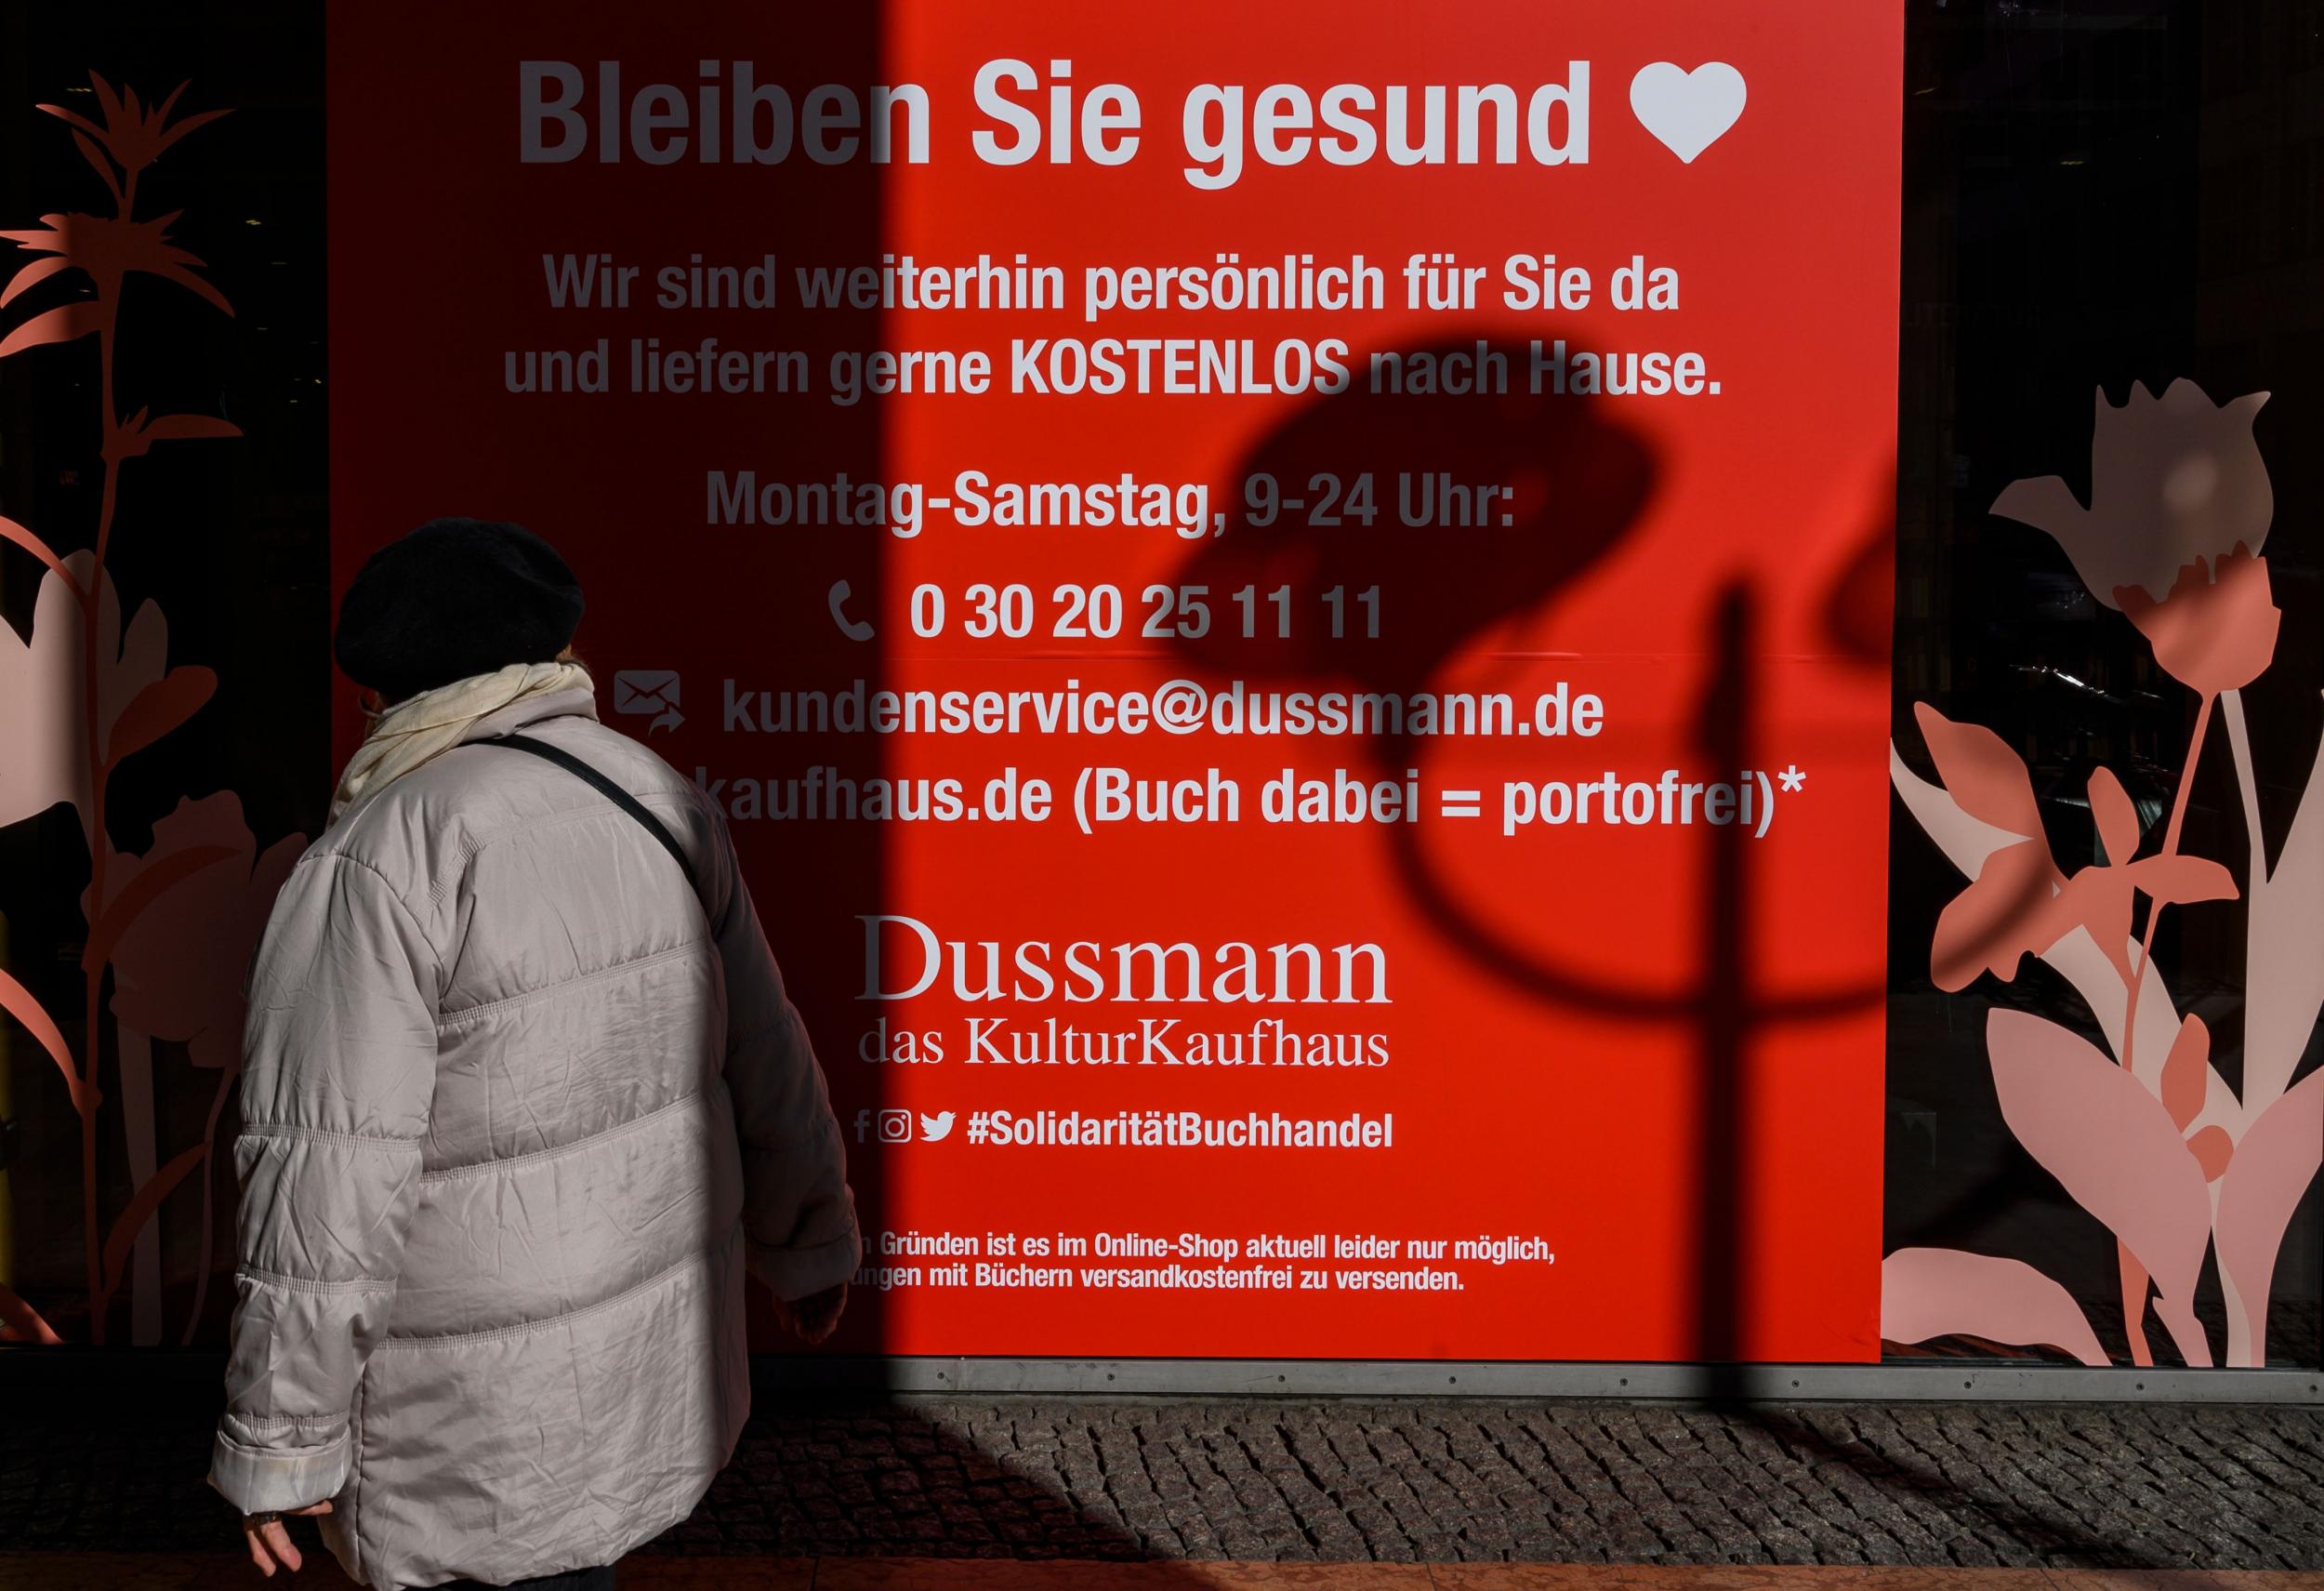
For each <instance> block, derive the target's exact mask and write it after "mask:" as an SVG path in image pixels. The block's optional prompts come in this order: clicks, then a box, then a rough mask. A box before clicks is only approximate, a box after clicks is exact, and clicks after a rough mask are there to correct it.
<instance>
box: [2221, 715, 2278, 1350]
mask: <svg viewBox="0 0 2324 1591" xmlns="http://www.w3.org/2000/svg"><path fill="white" fill-rule="evenodd" d="M2220 708H2221V712H2220V716H2221V717H2222V718H2223V719H2225V721H2226V724H2227V751H2228V760H2229V761H2230V762H2233V763H2234V764H2235V771H2236V793H2237V794H2238V796H2239V797H2240V798H2241V799H2242V803H2243V829H2244V839H2245V841H2246V842H2247V843H2248V844H2249V845H2250V847H2251V884H2250V887H2249V888H2248V889H2247V891H2246V892H2245V893H2246V895H2248V896H2249V899H2250V905H2249V906H2247V908H2246V910H2247V911H2249V912H2251V913H2252V914H2254V915H2256V913H2257V911H2258V906H2259V896H2260V894H2261V892H2262V891H2264V890H2265V888H2266V887H2267V834H2266V831H2265V829H2262V828H2261V827H2260V787H2259V778H2258V776H2257V773H2256V772H2255V770H2254V768H2253V765H2252V762H2251V725H2250V724H2248V723H2245V722H2244V717H2243V693H2242V692H2241V691H2227V692H2225V693H2223V694H2222V695H2221V697H2220ZM2247 1053H2248V1052H2247ZM2219 1287H2220V1291H2221V1292H2222V1293H2224V1294H2225V1299H2226V1306H2227V1362H2228V1363H2229V1364H2232V1365H2244V1366H2256V1365H2257V1363H2258V1354H2257V1353H2256V1351H2255V1348H2254V1342H2253V1333H2252V1331H2251V1306H2249V1305H2247V1304H2245V1303H2244V1301H2243V1293H2242V1291H2241V1290H2240V1289H2238V1287H2237V1286H2236V1279H2235V1277H2234V1276H2233V1275H2232V1274H2230V1273H2229V1271H2228V1269H2227V1267H2226V1266H2224V1265H2223V1266H2220V1267H2219Z"/></svg>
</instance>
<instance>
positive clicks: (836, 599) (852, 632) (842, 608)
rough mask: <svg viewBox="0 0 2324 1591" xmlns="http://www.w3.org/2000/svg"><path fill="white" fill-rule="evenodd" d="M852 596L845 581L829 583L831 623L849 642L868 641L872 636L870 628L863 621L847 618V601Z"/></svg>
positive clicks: (852, 593)
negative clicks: (836, 626)
mask: <svg viewBox="0 0 2324 1591" xmlns="http://www.w3.org/2000/svg"><path fill="white" fill-rule="evenodd" d="M854 594H855V593H854V592H853V591H852V590H850V589H849V588H848V583H847V582H846V581H845V580H834V581H833V582H832V583H831V622H832V623H834V624H836V625H838V627H839V633H840V634H841V635H844V636H846V637H847V638H848V639H849V640H850V641H869V640H870V639H871V638H872V634H873V631H872V627H871V626H870V625H869V624H868V623H866V622H865V621H864V620H863V619H860V618H850V617H848V616H847V600H848V598H850V597H852V596H853V595H854Z"/></svg>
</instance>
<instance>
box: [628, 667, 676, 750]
mask: <svg viewBox="0 0 2324 1591" xmlns="http://www.w3.org/2000/svg"><path fill="white" fill-rule="evenodd" d="M614 711H615V712H618V713H621V714H623V715H624V716H625V717H628V716H635V717H640V718H652V719H653V720H654V722H653V723H649V724H647V725H646V726H645V732H646V733H647V734H648V735H651V734H653V733H654V731H655V730H657V729H664V728H667V729H675V728H677V727H678V726H679V725H680V724H681V723H685V722H686V715H685V714H684V713H681V712H680V711H679V710H678V670H675V669H624V670H621V672H619V673H617V674H615V675H614Z"/></svg>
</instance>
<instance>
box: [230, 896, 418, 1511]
mask: <svg viewBox="0 0 2324 1591" xmlns="http://www.w3.org/2000/svg"><path fill="white" fill-rule="evenodd" d="M440 978H441V966H440V963H439V961H438V958H437V955H436V953H435V952H434V950H433V949H432V948H430V947H429V943H428V941H427V940H426V938H425V937H424V935H422V934H421V932H420V929H419V925H418V923H417V922H416V921H415V920H414V918H413V916H412V913H411V911H410V910H409V909H408V908H406V907H405V905H404V903H403V900H402V899H401V898H400V897H399V895H397V893H396V892H395V890H394V889H393V888H392V887H390V883H389V881H388V880H387V879H386V878H384V877H383V876H381V875H380V874H379V873H378V872H377V871H376V869H374V868H370V867H367V866H365V865H364V864H363V863H361V862H358V861H355V860H352V859H350V858H348V857H346V856H342V855H333V854H329V853H319V854H314V855H310V856H308V857H307V858H306V859H304V860H303V861H301V862H300V864H299V865H298V867H297V869H296V870H294V871H293V873H292V874H291V877H290V880H289V882H287V883H285V884H284V887H283V891H282V894H281V895H279V896H278V897H277V898H276V900H275V905H274V913H273V916H272V917H271V919H270V920H269V921H268V924H267V931H266V936H265V939H264V940H263V942H262V944H261V946H260V948H259V952H258V957H257V961H256V963H255V964H254V965H253V967H252V971H251V980H250V1014H249V1020H248V1025H247V1027H246V1028H245V1029H244V1044H243V1053H244V1059H243V1080H242V1114H243V1129H242V1134H241V1136H240V1137H238V1138H237V1139H236V1140H235V1143H234V1166H235V1171H236V1173H237V1174H238V1176H239V1178H240V1180H241V1184H242V1205H241V1213H240V1221H239V1226H240V1238H239V1256H238V1257H239V1261H240V1263H239V1265H238V1266H237V1268H236V1270H235V1273H234V1292H235V1303H234V1317H233V1327H232V1340H231V1341H232V1346H231V1354H230V1357H229V1359H228V1363H227V1372H226V1413H225V1416H224V1418H223V1419H221V1420H220V1421H219V1423H218V1438H217V1441H216V1443H215V1445H214V1448H213V1452H212V1458H211V1467H210V1483H211V1484H212V1485H213V1486H215V1487H216V1488H217V1489H218V1491H219V1492H222V1493H224V1495H225V1496H226V1498H227V1500H228V1501H230V1502H231V1503H232V1504H234V1505H235V1506H237V1507H238V1508H240V1509H242V1511H243V1512H244V1513H256V1512H259V1511H261V1510H266V1509H287V1508H296V1507H303V1506H305V1505H309V1504H311V1503H316V1502H319V1501H321V1500H322V1499H324V1498H326V1497H330V1496H333V1495H335V1494H336V1493H337V1492H338V1491H339V1489H340V1488H341V1487H342V1486H343V1485H344V1484H345V1482H346V1479H347V1473H348V1455H349V1435H348V1427H349V1406H350V1403H351V1402H352V1401H353V1399H354V1396H355V1389H356V1384H357V1382H358V1381H359V1380H360V1379H361V1377H362V1375H363V1363H364V1360H365V1359H367V1358H368V1357H369V1356H370V1353H371V1349H372V1347H373V1346H374V1345H375V1344H376V1343H377V1342H378V1340H379V1338H380V1337H381V1335H382V1334H383V1333H384V1332H385V1331H386V1329H387V1323H388V1316H389V1312H390V1309H391V1308H392V1307H393V1306H394V1303H395V1287H396V1276H397V1272H398V1270H399V1268H400V1266H401V1264H402V1259H403V1240H404V1236H405V1233H406V1231H407V1229H408V1228H409V1226H410V1223H411V1217H412V1211H413V1207H414V1205H415V1203H416V1200H417V1197H418V1190H419V1170H420V1140H421V1138H422V1137H423V1136H424V1135H425V1134H426V1133H427V1130H428V1117H429V1102H430V1100H431V1098H432V1096H433V1094H434V1092H435V1072H436V1025H435V1013H436V1008H437V1003H438V996H439V990H440Z"/></svg>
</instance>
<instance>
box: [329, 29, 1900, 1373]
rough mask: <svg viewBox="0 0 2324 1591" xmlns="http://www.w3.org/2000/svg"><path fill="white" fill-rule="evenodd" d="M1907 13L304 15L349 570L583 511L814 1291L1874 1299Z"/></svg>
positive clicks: (1305, 1342) (1428, 1319) (603, 681)
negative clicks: (377, 553)
mask: <svg viewBox="0 0 2324 1591" xmlns="http://www.w3.org/2000/svg"><path fill="white" fill-rule="evenodd" d="M1901 27H1902V22H1901V14H1900V13H1899V11H1898V10H1897V8H1895V7H1875V6H1865V5H1862V4H1858V3H1856V0H1801V3H1799V4H1795V5H1791V6H1788V7H1783V8H1781V10H1780V13H1777V12H1774V11H1769V10H1766V9H1764V8H1758V7H1738V6H1734V5H1730V4H1725V3H1723V0H1667V3H1658V4H1652V5H1640V4H1635V3H1616V0H1604V3H1600V0H1589V3H1581V0H1577V3H1572V4H1565V5H1558V6H1538V5H1507V4H1498V3H1492V4H1486V3H1480V4H1474V5H1466V6H1459V7H1413V6H1407V5H1399V4H1391V3H1388V0H1377V3H1375V0H1361V3H1354V0H1334V3H1332V4H1321V3H1315V4H1306V3H1302V4H1296V5H1279V6H1267V7H1252V6H1234V7H1229V6H1224V5H1215V4H1208V3H1188V4H1178V5H1172V6H1168V7H1162V6H1152V7H1141V6H1111V7H1101V6H1089V5H1068V4H1063V3H1047V0H1005V3H1002V4H996V5H989V6H977V7H968V6H957V5H942V4H936V3H933V0H930V3H905V4H894V5H890V6H886V7H880V8H878V10H876V11H875V10H872V9H869V8H865V9H863V10H862V11H861V12H860V14H858V13H857V11H856V9H855V8H841V7H835V8H831V10H830V11H829V12H827V13H825V14H820V15H815V14H810V13H806V12H803V11H798V10H790V9H776V10H769V9H767V8H764V7H694V6H688V5H664V6H657V7H619V8H615V7H546V6H531V5H515V6H506V7H475V6H460V7H454V6H450V5H444V4H441V3H439V0H414V3H412V4H409V5H405V6H403V7H394V8H376V7H375V8H351V7H350V8H340V9H337V10H335V11H334V13H333V15H332V21H331V28H332V37H331V46H330V73H331V76H330V96H329V106H330V117H331V146H330V166H331V169H330V192H331V194H332V205H333V209H332V215H331V242H332V248H331V258H332V281H331V294H332V305H331V315H332V333H331V335H332V351H333V361H332V370H333V377H332V378H333V381H334V383H335V386H336V391H335V392H334V394H333V410H332V416H333V418H332V424H333V451H332V471H333V477H332V487H333V525H334V537H335V548H334V551H335V559H334V562H335V567H336V569H337V577H338V578H339V579H340V580H341V581H344V580H345V579H346V578H347V577H349V576H350V574H351V573H352V571H353V569H354V567H355V566H356V565H357V563H360V561H361V559H362V557H363V554H364V553H365V552H367V551H368V550H370V549H371V548H373V547H375V546H376V545H378V544H379V543H381V542H382V541H384V540H386V539H388V538H389V537H392V536H394V535H396V534H398V533H399V532H401V531H403V529H405V528H407V527H409V526H410V525H412V524H416V523H417V522H418V521H420V520H422V519H425V518H427V517H429V516H431V515H435V514H440V513H467V514H475V515H481V516H487V517H495V518H506V519H511V520H515V521H518V522H520V523H522V524H527V525H529V526H531V527H532V528H534V529H535V530H537V531H539V532H541V533H542V534H544V535H546V536H547V537H549V538H550V539H551V540H553V541H554V542H556V543H557V544H558V545H559V547H560V548H561V549H562V550H564V551H565V552H566V553H567V555H568V556H569V558H570V559H571V561H572V562H573V563H574V567H575V568H576V570H577V571H578V572H579V574H580V577H581V579H582V582H583V584H584V587H585V589H586V590H587V591H588V601H589V615H588V619H587V621H586V622H585V623H584V626H583V628H582V631H581V635H580V640H579V647H580V650H581V652H582V653H583V655H584V656H586V657H587V659H588V662H589V663H590V665H591V667H592V669H593V670H594V671H595V673H596V676H597V679H598V683H599V686H600V691H601V696H600V709H601V712H602V713H603V714H604V715H605V717H606V718H607V720H608V721H609V722H611V723H615V724H617V725H620V726H622V727H624V728H627V729H628V730H630V731H631V732H633V733H635V734H636V735H638V736H640V737H642V738H643V739H644V740H645V741H646V742H647V743H648V744H649V745H651V746H653V747H654V748H655V749H657V750H659V751H661V752H662V753H663V754H664V755H665V756H667V758H669V759H670V761H671V762H673V763H674V764H676V765H677V766H679V767H680V768H681V769H684V770H686V771H687V772H689V773H690V774H693V775H694V776H696V777H697V778H698V780H699V781H700V783H701V784H702V786H703V788H704V789H705V790H706V791H707V792H708V793H709V795H710V796H711V798H712V799H713V800H715V801H716V802H718V804H719V805H720V807H721V808H722V809H723V811H724V812H725V814H726V815H727V818H728V821H729V823H730V825H731V827H732V829H733V834H734V837H735V841H736V843H737V845H738V846H739V848H740V850H741V854H742V855H743V858H744V861H745V864H746V869H747V872H748V875H749V878H750V881H751V884H752V888H753V891H754V894H755V895H756V899H757V903H758V907H759V912H760V915H761V916H762V918H763V919H764V920H765V921H766V924H767V927H768V930H769V933H770V935H771V936H772V939H773V941H774V943H775V946H776V949H777V952H778V954H779V955H780V956H781V958H782V960H783V961H784V964H785V967H786V973H787V974H788V976H789V979H790V983H791V986H792V991H793V996H794V998H795V1000H796V1001H798V1003H799V1005H800V1007H801V1008H802V1010H803V1011H804V1013H805V1014H806V1015H807V1017H808V1019H809V1022H810V1024H811V1026H812V1028H813V1031H814V1033H815V1036H816V1040H817V1043H818V1048H819V1051H820V1053H821V1054H822V1056H823V1058H824V1062H825V1068H826V1070H827V1072H828V1074H829V1077H830V1081H831V1088H832V1095H833V1100H834V1105H835V1108H836V1109H837V1110H838V1113H839V1115H840V1119H841V1122H842V1126H843V1128H844V1130H845V1132H846V1134H847V1137H848V1140H849V1145H850V1151H851V1156H852V1175H853V1180H854V1183H855V1187H856V1188H857V1192H858V1197H859V1201H860V1204H861V1207H862V1210H863V1213H864V1217H865V1232H866V1235H867V1238H868V1239H869V1240H870V1241H871V1244H872V1246H873V1249H874V1253H872V1254H871V1255H870V1256H869V1257H868V1259H867V1263H866V1266H865V1272H864V1273H863V1275H862V1276H861V1277H860V1278H859V1285H858V1290H857V1298H856V1306H855V1307H854V1308H852V1310H851V1313H850V1316H849V1319H848V1323H847V1326H846V1328H845V1330H844V1332H843V1335H842V1340H841V1346H843V1347H850V1348H852V1349H854V1350H855V1351H880V1352H889V1353H899V1354H977V1355H1073V1356H1170V1357H1190V1358H1191V1357H1331V1358H1369V1359H1434V1358H1446V1359H1635V1360H1649V1359H1778V1360H1869V1359H1874V1358H1875V1357H1876V1356H1877V1353H1878V1348H1879V1342H1878V1287H1879V1266H1880V1259H1881V1255H1880V1210H1881V1200H1880V1187H1879V1178H1880V1165H1881V1153H1880V1146H1881V1097H1882V1095H1881V1089H1882V1081H1881V1079H1882V1004H1881V1001H1880V999H1879V997H1878V993H1877V991H1878V990H1879V988H1880V987H1881V977H1882V946H1883V941H1884V933H1885V928H1884V923H1885V893H1884V867H1885V855H1886V836H1885V825H1886V820H1887V810H1888V806H1887V803H1888V796H1887V780H1888V768H1887V756H1888V753H1887V744H1886V742H1887V734H1888V723H1889V679H1888V649H1887V647H1888V643H1887V605H1888V602H1889V591H1890V548H1889V541H1888V537H1889V535H1890V531H1889V517H1888V510H1887V506H1886V505H1887V503H1888V500H1889V497H1890V483H1891V476H1892V471H1893V464H1892V460H1893V458H1894V455H1895V381H1896V369H1895V364H1896V354H1895V349H1896V325H1895V298H1896V270H1897V266H1896V248H1897V244H1896V237H1897V213H1896V209H1897V191H1898V112H1897V103H1898V76H1899V63H1900V56H1901V47H1902V45H1901ZM350 706H351V697H350ZM352 726H353V720H352V717H351V713H350V718H349V720H348V723H347V726H346V727H347V728H349V729H350V730H351V728H352Z"/></svg>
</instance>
